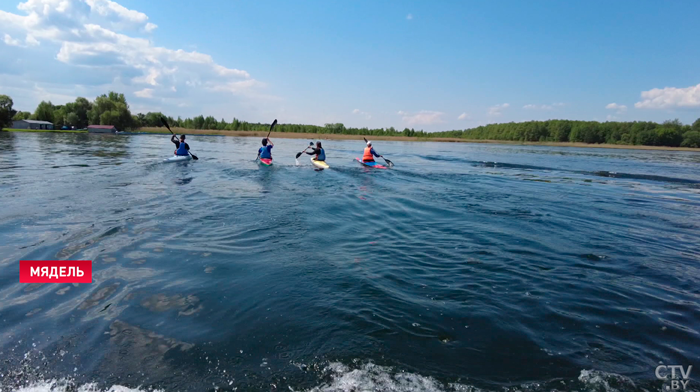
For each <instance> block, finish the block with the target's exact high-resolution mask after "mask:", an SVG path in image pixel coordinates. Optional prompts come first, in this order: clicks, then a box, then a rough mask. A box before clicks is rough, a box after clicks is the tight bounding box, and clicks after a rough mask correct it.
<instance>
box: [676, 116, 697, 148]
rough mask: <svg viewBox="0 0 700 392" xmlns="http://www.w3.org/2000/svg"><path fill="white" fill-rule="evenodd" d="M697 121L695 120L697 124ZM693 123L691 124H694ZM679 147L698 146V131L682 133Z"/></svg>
mask: <svg viewBox="0 0 700 392" xmlns="http://www.w3.org/2000/svg"><path fill="white" fill-rule="evenodd" d="M697 123H698V121H696V122H695V124H697ZM695 124H693V125H695ZM681 147H693V148H700V131H690V132H686V133H684V134H683V142H682V143H681Z"/></svg>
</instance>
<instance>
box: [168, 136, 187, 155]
mask: <svg viewBox="0 0 700 392" xmlns="http://www.w3.org/2000/svg"><path fill="white" fill-rule="evenodd" d="M170 141H171V142H173V143H175V148H176V150H175V155H177V156H188V155H190V153H189V151H190V146H189V145H188V144H187V143H185V135H180V141H178V140H177V138H176V137H175V135H173V136H172V137H171V138H170Z"/></svg>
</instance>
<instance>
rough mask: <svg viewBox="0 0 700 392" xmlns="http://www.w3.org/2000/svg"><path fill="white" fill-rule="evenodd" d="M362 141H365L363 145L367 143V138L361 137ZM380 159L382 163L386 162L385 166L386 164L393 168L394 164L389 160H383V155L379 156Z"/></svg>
mask: <svg viewBox="0 0 700 392" xmlns="http://www.w3.org/2000/svg"><path fill="white" fill-rule="evenodd" d="M363 139H365V143H367V138H366V137H363ZM380 157H382V159H383V160H384V161H386V164H387V165H389V166H394V162H392V161H390V160H388V159H386V158H384V156H383V155H380Z"/></svg>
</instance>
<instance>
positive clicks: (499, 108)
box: [488, 103, 510, 116]
mask: <svg viewBox="0 0 700 392" xmlns="http://www.w3.org/2000/svg"><path fill="white" fill-rule="evenodd" d="M509 107H510V104H509V103H501V104H498V105H494V106H491V107H490V108H489V111H488V115H489V116H500V115H501V114H503V110H505V109H508V108H509Z"/></svg>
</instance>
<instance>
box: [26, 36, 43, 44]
mask: <svg viewBox="0 0 700 392" xmlns="http://www.w3.org/2000/svg"><path fill="white" fill-rule="evenodd" d="M24 41H25V42H26V43H27V45H28V46H39V45H40V42H39V41H38V40H37V39H36V38H34V36H33V35H31V34H27V38H26V39H25V40H24Z"/></svg>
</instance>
